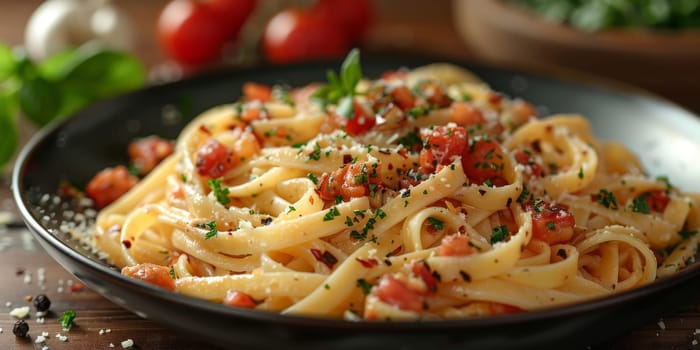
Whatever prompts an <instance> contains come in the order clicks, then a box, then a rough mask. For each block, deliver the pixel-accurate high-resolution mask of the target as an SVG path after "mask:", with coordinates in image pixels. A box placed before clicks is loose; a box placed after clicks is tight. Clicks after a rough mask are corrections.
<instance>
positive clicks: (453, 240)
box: [438, 235, 475, 256]
mask: <svg viewBox="0 0 700 350" xmlns="http://www.w3.org/2000/svg"><path fill="white" fill-rule="evenodd" d="M474 252H475V251H474V248H472V247H471V246H470V245H469V237H467V236H458V235H451V236H447V237H445V238H443V239H442V242H441V243H440V249H439V250H438V255H439V256H467V255H471V254H473V253H474Z"/></svg>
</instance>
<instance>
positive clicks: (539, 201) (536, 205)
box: [532, 198, 544, 213]
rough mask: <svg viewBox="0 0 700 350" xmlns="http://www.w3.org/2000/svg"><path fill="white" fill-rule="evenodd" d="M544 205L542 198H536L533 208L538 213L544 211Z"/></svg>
mask: <svg viewBox="0 0 700 350" xmlns="http://www.w3.org/2000/svg"><path fill="white" fill-rule="evenodd" d="M543 205H544V201H543V200H542V199H540V198H537V199H535V201H534V202H533V203H532V209H534V210H535V212H536V213H542V210H543V209H542V206H543Z"/></svg>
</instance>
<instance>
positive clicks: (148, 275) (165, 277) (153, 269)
mask: <svg viewBox="0 0 700 350" xmlns="http://www.w3.org/2000/svg"><path fill="white" fill-rule="evenodd" d="M122 274H123V275H124V276H127V277H130V278H133V279H137V280H141V281H144V282H148V283H150V284H153V285H156V286H158V287H161V288H164V289H167V290H175V280H174V279H173V278H172V276H170V268H169V267H167V266H162V265H156V264H151V263H143V264H138V265H134V266H127V267H124V268H123V269H122Z"/></svg>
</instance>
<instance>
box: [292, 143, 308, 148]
mask: <svg viewBox="0 0 700 350" xmlns="http://www.w3.org/2000/svg"><path fill="white" fill-rule="evenodd" d="M304 146H306V142H296V143H294V144H293V145H292V148H302V147H304Z"/></svg>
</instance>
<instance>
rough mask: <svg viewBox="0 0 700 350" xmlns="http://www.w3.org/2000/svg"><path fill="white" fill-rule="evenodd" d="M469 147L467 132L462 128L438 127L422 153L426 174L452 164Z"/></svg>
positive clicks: (421, 164)
mask: <svg viewBox="0 0 700 350" xmlns="http://www.w3.org/2000/svg"><path fill="white" fill-rule="evenodd" d="M424 138H425V137H424ZM466 145H467V131H466V130H465V129H464V128H463V127H461V126H457V127H448V126H437V127H435V128H434V129H433V130H432V131H431V133H430V134H429V135H427V141H426V143H425V148H423V150H421V152H420V158H419V161H420V166H421V169H422V170H423V171H424V172H426V173H432V172H434V171H435V170H438V168H439V166H440V165H448V164H450V163H452V161H453V160H454V159H453V158H454V157H455V156H460V155H462V153H463V152H464V148H465V147H466Z"/></svg>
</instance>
